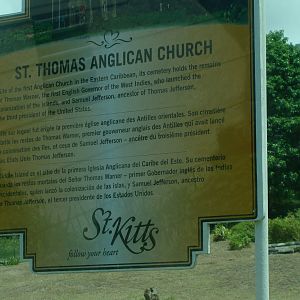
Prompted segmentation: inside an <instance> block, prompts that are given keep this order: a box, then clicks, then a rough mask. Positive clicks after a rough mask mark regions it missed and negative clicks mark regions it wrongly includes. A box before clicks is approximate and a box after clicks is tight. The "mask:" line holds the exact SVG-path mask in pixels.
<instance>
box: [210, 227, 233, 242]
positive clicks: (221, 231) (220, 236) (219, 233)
mask: <svg viewBox="0 0 300 300" xmlns="http://www.w3.org/2000/svg"><path fill="white" fill-rule="evenodd" d="M229 236H230V229H229V228H227V227H226V226H225V225H224V224H218V225H216V227H215V228H214V230H213V241H214V242H219V241H225V240H227V239H228V238H229Z"/></svg>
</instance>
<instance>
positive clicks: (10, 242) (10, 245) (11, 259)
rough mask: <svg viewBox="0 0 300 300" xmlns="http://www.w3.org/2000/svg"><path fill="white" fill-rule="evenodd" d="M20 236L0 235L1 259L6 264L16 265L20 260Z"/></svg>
mask: <svg viewBox="0 0 300 300" xmlns="http://www.w3.org/2000/svg"><path fill="white" fill-rule="evenodd" d="M19 252H20V244H19V237H17V236H13V237H5V236H2V237H0V261H1V262H2V264H4V265H15V264H18V263H19V262H20V253H19Z"/></svg>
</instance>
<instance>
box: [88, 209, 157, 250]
mask: <svg viewBox="0 0 300 300" xmlns="http://www.w3.org/2000/svg"><path fill="white" fill-rule="evenodd" d="M158 233H159V229H158V228H157V227H156V226H155V224H154V223H153V222H152V220H151V219H149V220H148V221H146V222H143V221H140V220H137V218H136V217H134V216H132V217H130V218H127V219H126V218H125V219H123V218H122V217H114V216H113V214H112V212H111V211H110V210H107V211H105V210H104V209H103V208H97V209H95V211H94V212H93V214H92V226H90V227H85V228H84V229H83V237H84V238H85V239H86V240H89V241H91V240H94V239H96V238H101V237H103V236H110V237H111V242H110V244H111V246H113V245H114V244H115V243H116V242H118V241H121V242H122V243H123V245H124V246H125V247H126V249H127V250H128V251H130V252H131V253H134V254H141V253H143V252H144V251H151V250H153V249H154V248H155V246H156V241H155V236H156V235H157V234H158Z"/></svg>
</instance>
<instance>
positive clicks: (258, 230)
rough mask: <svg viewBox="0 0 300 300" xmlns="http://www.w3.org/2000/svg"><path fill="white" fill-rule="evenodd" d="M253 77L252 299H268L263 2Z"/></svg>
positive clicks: (257, 6) (260, 0)
mask: <svg viewBox="0 0 300 300" xmlns="http://www.w3.org/2000/svg"><path fill="white" fill-rule="evenodd" d="M254 12H255V19H254V31H255V60H256V61H255V66H256V69H255V76H256V100H257V114H256V120H257V132H256V133H257V168H258V172H257V183H258V184H257V198H258V209H259V211H258V213H259V215H258V219H259V220H258V221H256V223H255V259H256V300H268V299H269V253H268V252H269V249H268V178H267V104H266V33H265V14H264V13H265V0H255V1H254Z"/></svg>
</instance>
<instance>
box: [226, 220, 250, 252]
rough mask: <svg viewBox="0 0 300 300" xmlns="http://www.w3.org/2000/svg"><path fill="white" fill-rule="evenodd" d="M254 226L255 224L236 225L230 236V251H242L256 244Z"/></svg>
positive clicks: (243, 223)
mask: <svg viewBox="0 0 300 300" xmlns="http://www.w3.org/2000/svg"><path fill="white" fill-rule="evenodd" d="M254 226H255V224H254V222H241V223H238V224H236V225H234V226H233V227H232V228H231V233H230V235H229V249H230V250H240V249H242V248H245V247H248V246H249V245H250V243H251V242H254V240H255V234H254Z"/></svg>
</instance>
